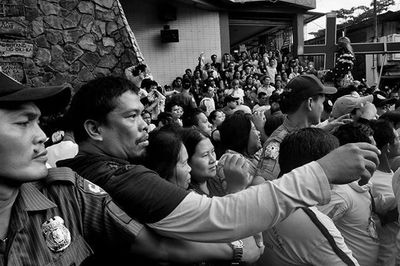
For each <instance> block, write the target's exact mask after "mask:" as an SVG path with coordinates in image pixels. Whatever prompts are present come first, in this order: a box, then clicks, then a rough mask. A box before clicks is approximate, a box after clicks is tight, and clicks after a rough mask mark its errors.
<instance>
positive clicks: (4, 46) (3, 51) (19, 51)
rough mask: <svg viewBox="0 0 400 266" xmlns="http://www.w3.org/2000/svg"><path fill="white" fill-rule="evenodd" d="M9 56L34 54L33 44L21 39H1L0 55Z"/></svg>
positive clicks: (29, 55) (30, 55)
mask: <svg viewBox="0 0 400 266" xmlns="http://www.w3.org/2000/svg"><path fill="white" fill-rule="evenodd" d="M7 56H23V57H32V56H33V44H30V43H25V42H21V41H14V42H2V41H0V57H7Z"/></svg>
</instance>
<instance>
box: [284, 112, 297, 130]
mask: <svg viewBox="0 0 400 266" xmlns="http://www.w3.org/2000/svg"><path fill="white" fill-rule="evenodd" d="M282 125H283V126H284V127H285V128H286V130H287V131H288V132H289V133H290V132H293V131H295V130H297V129H299V128H298V127H297V126H296V125H295V123H293V122H291V121H290V120H289V119H288V117H287V116H285V118H284V119H283V124H282Z"/></svg>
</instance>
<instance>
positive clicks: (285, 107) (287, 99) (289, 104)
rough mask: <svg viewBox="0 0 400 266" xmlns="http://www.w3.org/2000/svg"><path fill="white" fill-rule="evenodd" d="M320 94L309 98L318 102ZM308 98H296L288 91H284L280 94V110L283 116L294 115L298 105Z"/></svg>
mask: <svg viewBox="0 0 400 266" xmlns="http://www.w3.org/2000/svg"><path fill="white" fill-rule="evenodd" d="M321 95H322V94H317V95H314V96H311V98H312V99H313V100H314V101H316V100H318V98H319V97H321ZM307 99H308V98H302V97H296V96H294V95H292V93H290V92H288V91H284V92H283V93H282V94H281V103H280V106H281V110H282V112H283V113H284V114H292V113H295V112H296V111H297V110H298V109H299V107H300V105H301V104H302V103H303V102H304V101H305V100H307Z"/></svg>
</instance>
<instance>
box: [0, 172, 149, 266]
mask: <svg viewBox="0 0 400 266" xmlns="http://www.w3.org/2000/svg"><path fill="white" fill-rule="evenodd" d="M142 228H143V225H141V224H140V223H137V222H136V221H134V220H132V219H131V218H129V217H128V216H127V215H126V214H125V213H123V212H122V211H121V210H120V209H119V208H118V207H117V206H116V205H115V204H114V203H113V201H112V200H111V198H110V196H109V195H108V194H107V193H105V192H104V191H103V190H102V189H101V188H100V187H98V186H96V185H94V184H92V183H90V182H89V181H87V180H85V179H83V178H82V177H80V176H78V175H77V174H75V173H74V172H73V171H72V170H71V169H69V168H52V169H49V175H48V177H47V178H46V179H44V180H42V181H40V182H35V183H24V184H22V185H21V187H20V189H19V194H18V196H17V198H16V200H15V203H14V205H13V209H12V213H11V217H10V224H9V229H8V234H7V241H6V245H5V249H4V250H2V252H0V253H1V254H0V255H1V256H0V265H80V264H82V263H83V262H85V263H88V264H89V262H92V263H93V264H95V265H100V264H102V265H120V264H119V262H121V263H122V262H123V260H125V259H126V257H125V258H124V257H123V256H127V254H128V249H129V246H130V245H129V243H132V241H133V240H134V239H135V237H136V236H137V235H138V233H139V232H140V231H141V229H142ZM114 251H115V253H114ZM94 253H96V254H97V253H99V254H100V255H104V258H101V259H100V258H99V257H97V258H96V256H97V255H96V256H92V255H93V254H94ZM119 254H122V255H121V256H119ZM123 254H125V255H123ZM107 258H108V259H110V258H111V261H112V262H113V263H108V261H107ZM100 261H101V263H99V262H100ZM111 261H110V262H111Z"/></svg>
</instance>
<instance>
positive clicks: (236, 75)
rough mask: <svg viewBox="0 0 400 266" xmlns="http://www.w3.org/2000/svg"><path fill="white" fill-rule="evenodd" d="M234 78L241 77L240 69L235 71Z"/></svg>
mask: <svg viewBox="0 0 400 266" xmlns="http://www.w3.org/2000/svg"><path fill="white" fill-rule="evenodd" d="M233 78H235V79H240V72H239V71H236V72H235V75H234V76H233Z"/></svg>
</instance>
